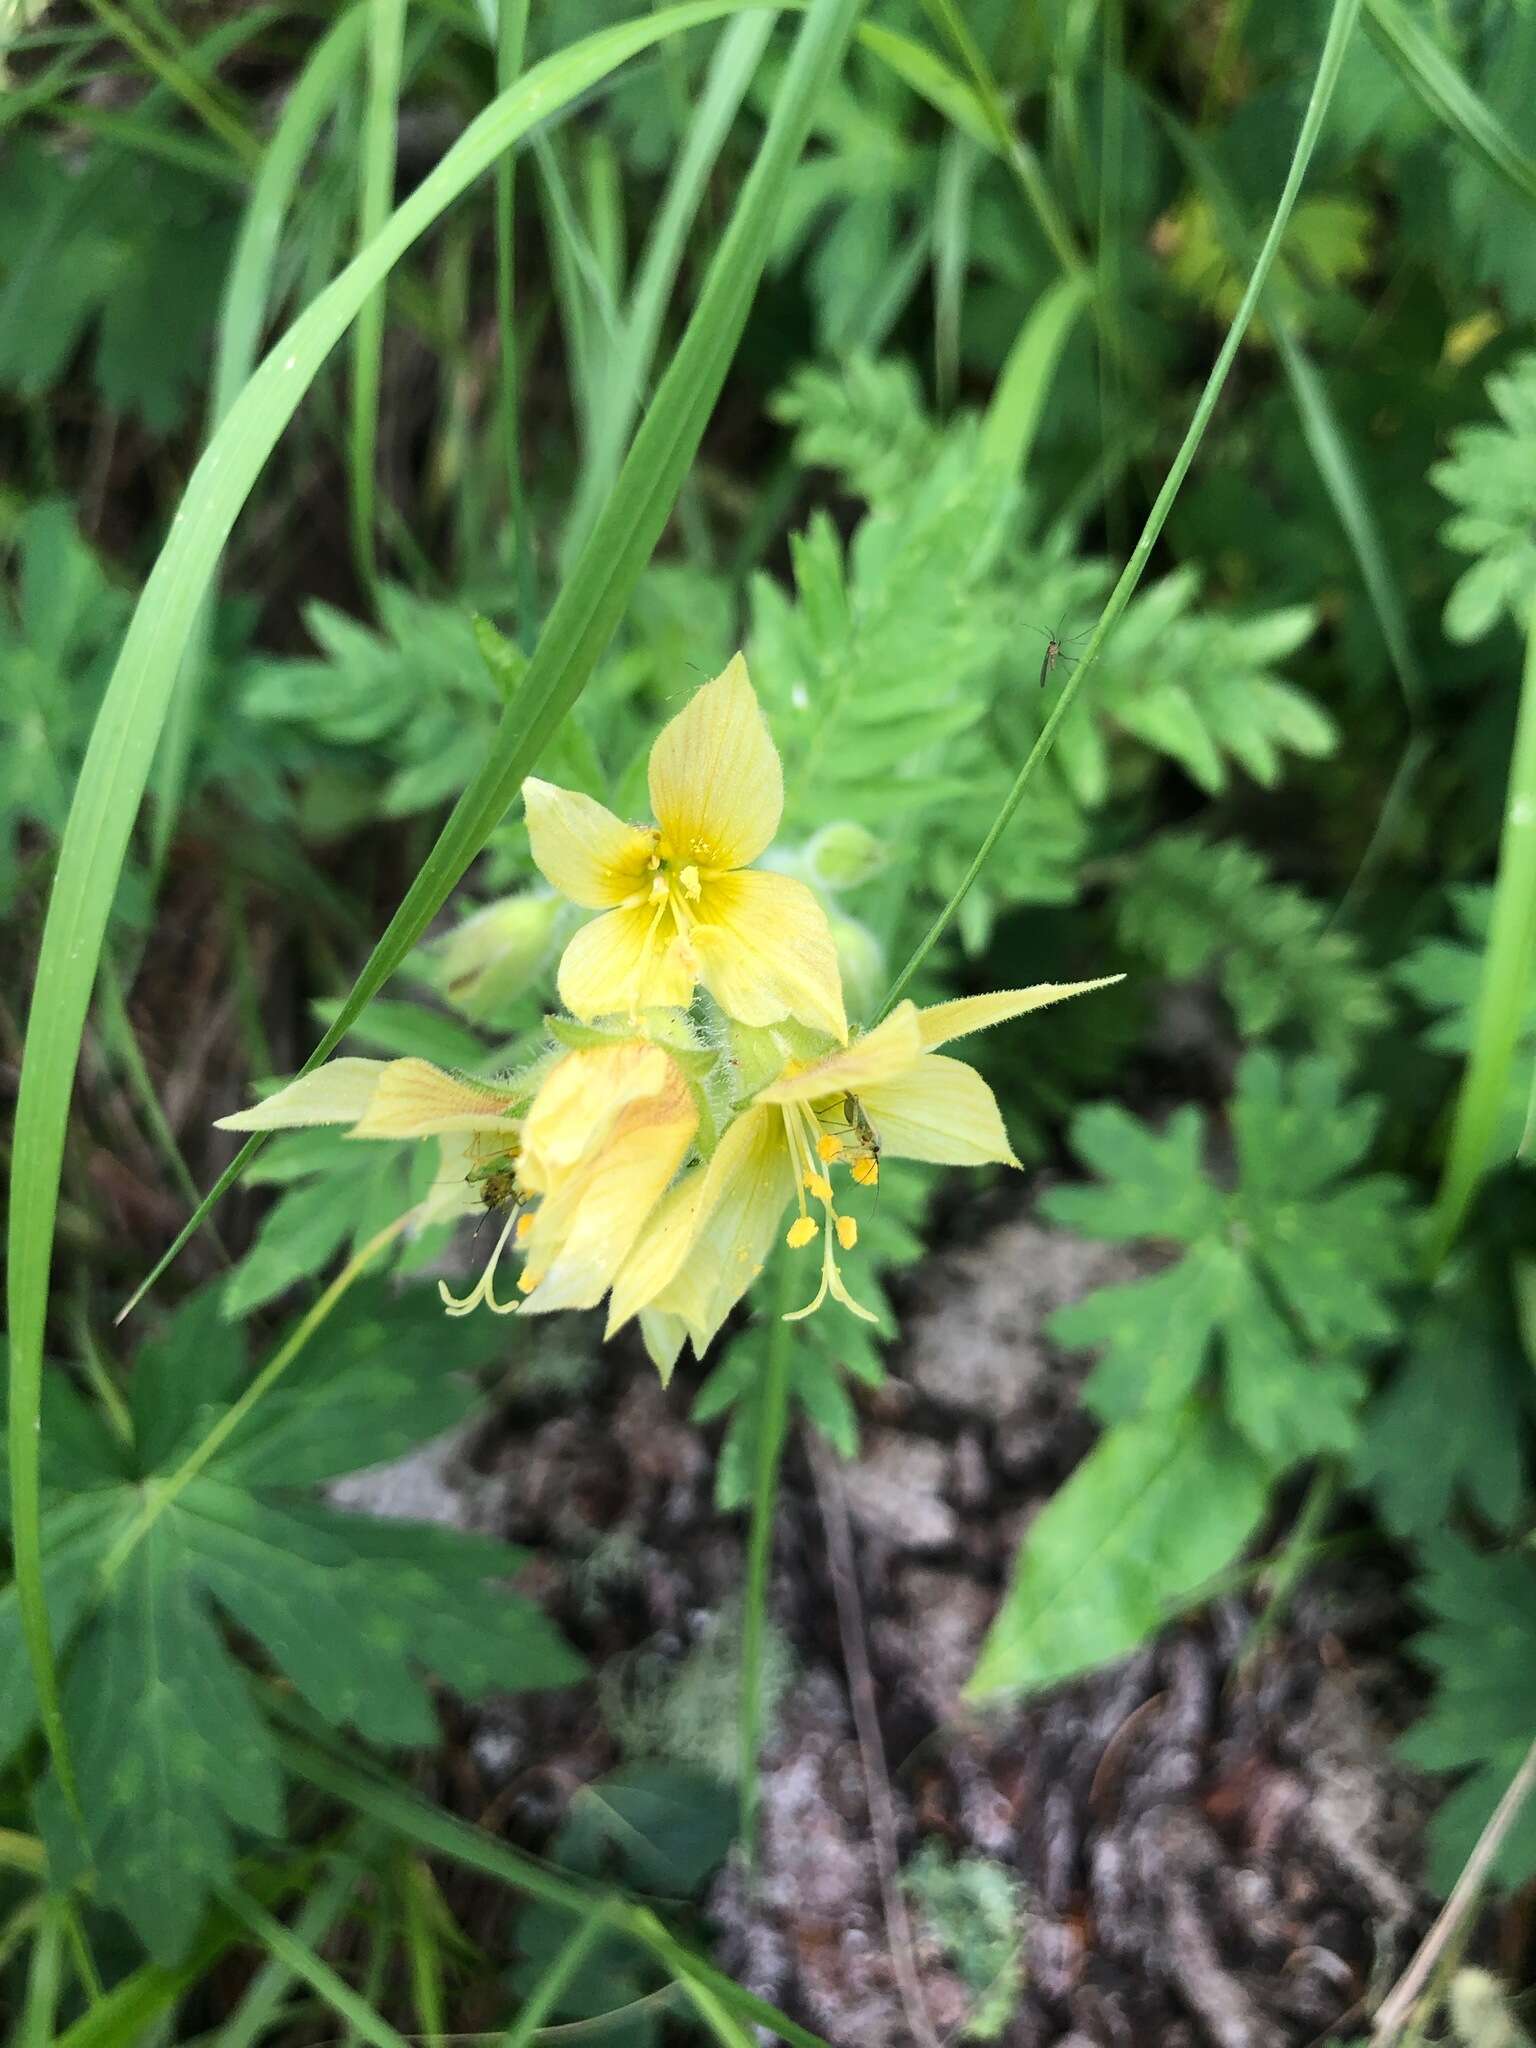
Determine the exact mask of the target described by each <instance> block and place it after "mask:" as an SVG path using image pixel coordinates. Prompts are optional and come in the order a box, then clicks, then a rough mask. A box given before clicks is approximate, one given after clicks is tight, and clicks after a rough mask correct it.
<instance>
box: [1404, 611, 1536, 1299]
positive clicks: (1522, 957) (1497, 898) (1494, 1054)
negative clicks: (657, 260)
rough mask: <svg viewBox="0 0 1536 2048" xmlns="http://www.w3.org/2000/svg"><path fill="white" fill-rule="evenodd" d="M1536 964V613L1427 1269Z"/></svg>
mask: <svg viewBox="0 0 1536 2048" xmlns="http://www.w3.org/2000/svg"><path fill="white" fill-rule="evenodd" d="M1533 969H1536V615H1533V616H1532V619H1531V621H1530V623H1529V625H1528V626H1527V629H1526V641H1525V670H1524V675H1523V677H1522V680H1521V685H1520V708H1519V712H1518V714H1517V717H1516V720H1515V741H1514V746H1513V748H1512V749H1511V751H1510V757H1509V787H1508V789H1507V791H1506V793H1505V799H1504V830H1503V833H1502V836H1501V838H1500V841H1499V872H1498V879H1497V880H1496V882H1495V884H1494V891H1493V916H1492V918H1491V920H1490V923H1489V927H1488V951H1487V953H1486V954H1485V955H1484V958H1483V978H1482V983H1481V986H1480V987H1479V990H1478V997H1477V1013H1476V1017H1475V1020H1474V1023H1473V1030H1472V1049H1471V1051H1470V1052H1469V1053H1468V1055H1467V1064H1466V1066H1465V1068H1464V1069H1463V1072H1462V1077H1461V1090H1460V1093H1459V1095H1458V1096H1457V1099H1456V1114H1455V1120H1454V1122H1453V1124H1452V1126H1451V1142H1450V1145H1449V1146H1448V1148H1447V1150H1446V1155H1445V1168H1444V1171H1443V1173H1442V1175H1441V1179H1440V1191H1439V1194H1438V1196H1437V1197H1436V1200H1435V1206H1434V1210H1433V1212H1432V1214H1431V1216H1430V1221H1429V1241H1428V1245H1427V1247H1426V1253H1425V1257H1426V1264H1427V1267H1428V1270H1429V1272H1430V1273H1431V1274H1432V1275H1433V1274H1434V1273H1436V1272H1438V1271H1439V1268H1440V1266H1441V1265H1442V1263H1443V1262H1444V1260H1445V1256H1446V1253H1447V1252H1448V1251H1449V1250H1450V1248H1451V1246H1452V1244H1453V1243H1454V1242H1455V1239H1456V1235H1457V1232H1458V1231H1459V1230H1460V1229H1461V1226H1462V1224H1463V1222H1464V1221H1465V1220H1466V1214H1467V1210H1468V1209H1469V1207H1470V1206H1471V1203H1472V1197H1473V1196H1474V1195H1475V1194H1476V1192H1477V1187H1478V1183H1479V1181H1481V1179H1482V1177H1483V1175H1484V1173H1485V1172H1486V1171H1487V1168H1488V1165H1489V1160H1490V1155H1491V1154H1492V1151H1493V1146H1494V1141H1495V1138H1496V1136H1497V1133H1498V1124H1499V1119H1500V1116H1501V1114H1502V1111H1503V1106H1504V1102H1505V1098H1506V1096H1507V1095H1508V1093H1509V1080H1510V1071H1511V1068H1512V1067H1513V1065H1514V1058H1515V1048H1516V1046H1517V1044H1518V1043H1519V1038H1520V1027H1521V1024H1522V1023H1523V1021H1524V1013H1525V1006H1526V1002H1527V999H1528V996H1529V991H1530V987H1531V976H1532V972H1533Z"/></svg>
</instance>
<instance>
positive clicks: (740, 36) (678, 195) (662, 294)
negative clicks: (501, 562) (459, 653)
mask: <svg viewBox="0 0 1536 2048" xmlns="http://www.w3.org/2000/svg"><path fill="white" fill-rule="evenodd" d="M772 28H773V17H772V16H771V15H769V14H744V15H742V17H741V18H740V20H739V21H733V22H732V23H731V24H730V26H729V27H728V28H727V29H726V30H725V31H724V33H723V34H722V35H721V37H720V41H719V43H718V44H717V46H716V48H715V53H714V56H713V58H712V59H711V61H710V67H709V71H708V73H707V75H706V77H705V80H704V89H703V91H702V93H701V94H700V96H699V102H698V105H697V107H696V108H695V109H694V113H693V119H692V121H691V122H690V124H689V128H688V135H687V139H686V140H685V142H684V144H683V150H682V154H681V156H680V157H679V158H678V160H677V168H676V169H675V170H674V172H673V173H672V177H671V180H670V182H669V184H668V186H667V190H666V192H665V194H664V196H663V198H662V202H661V206H660V208H659V209H658V211H657V214H656V221H655V225H654V227H653V228H652V230H651V233H650V237H649V239H648V241H647V243H646V247H645V253H644V255H643V256H642V257H641V259H640V268H639V270H638V272H637V273H636V276H635V282H634V286H633V289H632V291H631V293H630V301H629V309H628V314H627V317H626V319H625V322H624V326H623V331H622V332H621V334H620V336H619V340H618V346H617V348H616V349H615V351H614V355H613V361H612V367H611V372H610V375H609V379H608V389H607V398H606V403H605V404H604V406H603V408H602V411H601V414H600V417H599V422H598V428H597V433H596V437H595V441H594V445H593V447H592V449H591V450H590V452H589V455H588V459H587V462H586V464H585V466H584V468H583V470H582V477H581V483H580V486H579V487H578V489H577V493H576V503H575V505H574V506H573V507H572V510H571V517H570V526H569V530H568V533H567V536H566V542H565V549H566V553H567V555H569V556H570V557H572V558H574V556H575V554H576V552H577V550H578V549H579V548H580V547H581V545H582V544H583V542H584V541H585V540H586V538H587V536H588V534H589V533H590V532H591V530H592V527H593V524H594V522H595V521H596V519H597V515H598V512H599V510H600V509H601V507H602V504H603V500H604V499H605V498H606V497H607V495H608V493H609V492H610V491H611V490H612V489H613V480H614V478H615V477H616V476H617V475H618V470H619V462H620V459H621V457H622V455H623V451H624V442H625V439H626V437H627V436H628V433H629V430H630V427H631V426H632V425H633V423H634V420H635V416H636V414H637V413H638V412H639V410H640V406H641V404H642V402H643V400H644V397H645V391H646V387H647V385H648V383H649V381H650V375H651V366H652V364H653V362H654V361H655V357H656V344H657V342H658V340H659V339H660V336H661V322H662V316H663V315H664V313H665V312H666V307H667V300H668V298H669V296H670V295H671V291H672V287H673V285H674V284H675V282H676V280H677V273H678V269H679V267H680V265H681V263H682V258H683V250H684V248H685V246H686V244H687V239H688V233H689V230H690V229H691V228H692V226H693V223H694V220H695V219H696V217H697V215H698V211H699V206H700V204H701V202H702V200H703V197H704V192H705V188H706V186H707V185H708V182H709V177H710V173H711V172H712V171H713V169H714V167H715V163H716V160H717V159H718V157H719V154H720V151H721V149H722V148H723V147H724V144H725V140H726V137H727V135H729V133H730V130H731V124H732V122H733V121H734V120H735V118H736V115H737V112H738V110H739V109H740V106H741V103H742V101H743V99H745V97H746V92H747V87H748V86H749V85H750V84H751V82H752V74H753V73H754V71H756V69H757V63H758V59H759V58H760V57H761V56H762V53H763V49H764V47H765V45H766V44H767V41H768V37H769V34H770V32H771V30H772Z"/></svg>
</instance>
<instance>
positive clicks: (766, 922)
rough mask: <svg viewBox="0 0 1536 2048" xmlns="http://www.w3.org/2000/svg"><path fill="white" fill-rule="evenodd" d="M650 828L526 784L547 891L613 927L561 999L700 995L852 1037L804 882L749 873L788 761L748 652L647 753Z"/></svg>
mask: <svg viewBox="0 0 1536 2048" xmlns="http://www.w3.org/2000/svg"><path fill="white" fill-rule="evenodd" d="M650 789H651V809H652V811H653V812H654V813H655V816H656V819H657V823H656V825H654V826H646V825H626V824H624V823H623V822H622V820H620V819H618V818H616V817H615V816H614V815H613V813H612V812H611V811H609V810H605V809H604V807H603V806H602V805H601V804H600V803H597V802H596V801H595V800H594V799H593V798H592V797H588V796H581V795H578V794H577V793H576V792H575V791H573V790H568V789H557V788H556V787H555V786H554V785H553V784H552V783H548V782H540V781H538V780H536V779H533V778H530V779H529V780H528V781H527V782H525V783H524V784H523V798H524V802H525V804H526V807H527V813H528V836H529V840H530V843H531V845H532V849H533V857H534V859H535V861H536V862H537V863H538V865H539V867H540V869H541V870H542V872H543V874H544V876H545V878H546V879H547V880H548V881H549V882H550V883H552V884H553V886H554V887H555V888H556V889H558V890H559V891H560V893H561V894H562V895H564V896H567V897H569V898H570V900H571V901H572V902H573V903H579V904H582V905H583V906H584V907H585V908H587V909H590V910H602V911H604V912H605V913H606V914H605V915H604V916H602V917H597V918H594V919H593V920H592V921H591V923H590V924H586V925H583V927H582V928H581V930H580V931H579V932H577V934H576V936H575V937H574V938H573V939H572V940H571V942H570V944H569V945H568V946H567V947H566V949H565V954H564V957H563V958H562V960H561V962H560V996H561V1000H562V1001H563V1002H564V1004H565V1006H566V1008H567V1009H568V1010H570V1011H571V1012H572V1014H573V1015H575V1016H577V1017H582V1018H593V1017H605V1016H614V1015H619V1014H625V1015H628V1016H629V1017H630V1018H632V1019H638V1017H639V1015H640V1012H641V1011H642V1010H647V1009H653V1008H679V1009H681V1008H686V1006H687V1005H688V1003H689V1002H690V1001H691V1000H692V997H693V991H694V988H695V986H696V985H697V984H698V983H701V982H702V984H703V985H704V987H705V988H707V989H708V990H709V993H710V994H711V995H712V996H713V997H714V999H715V1001H716V1002H717V1003H718V1004H719V1005H720V1007H721V1009H722V1010H724V1011H725V1013H726V1015H727V1016H729V1017H734V1018H736V1019H737V1020H738V1022H740V1023H743V1024H749V1025H768V1024H777V1023H780V1022H782V1021H783V1020H784V1019H785V1018H787V1017H793V1018H797V1019H798V1020H799V1021H800V1022H801V1023H803V1024H809V1025H811V1026H813V1027H814V1028H815V1029H817V1030H820V1031H826V1032H828V1033H830V1034H831V1035H832V1036H833V1037H834V1038H836V1039H838V1040H839V1041H840V1042H841V1041H842V1040H844V1039H846V1038H847V1036H848V1027H847V1023H846V1020H845V1018H844V1015H843V994H842V984H841V982H840V981H839V978H838V971H837V955H836V952H835V950H834V948H833V944H832V935H831V933H830V931H829V930H828V928H827V920H826V916H825V914H824V912H823V911H822V908H821V906H820V904H819V903H818V902H817V901H816V898H815V896H814V895H813V894H812V892H811V890H810V889H809V888H807V887H806V885H805V883H803V882H798V881H794V880H792V879H791V878H790V877H789V876H787V875H776V874H771V873H767V872H765V871H763V870H761V869H756V868H753V867H752V866H751V865H750V863H751V862H753V861H755V860H756V859H757V858H758V856H759V855H760V854H761V853H763V852H764V850H765V849H766V848H767V846H768V844H769V842H770V841H771V840H772V838H773V835H774V833H775V831H776V830H777V829H778V823H779V816H780V813H781V812H782V810H783V808H784V783H783V776H782V773H781V770H780V767H779V756H778V753H777V750H776V749H775V747H774V744H773V741H772V739H771V738H770V737H769V733H768V728H767V726H766V724H765V723H764V722H763V715H762V712H761V711H760V710H759V708H758V703H757V697H756V695H755V694H754V692H753V689H752V685H751V683H750V681H749V680H748V677H747V665H746V663H745V661H743V659H742V657H741V656H740V655H739V654H738V655H737V656H736V657H735V659H734V660H733V661H732V662H731V663H730V666H729V667H728V668H727V669H726V670H725V672H724V673H723V674H722V675H719V676H717V677H716V678H715V680H714V681H713V682H712V683H706V684H705V686H704V687H703V689H701V690H698V691H697V692H695V694H694V696H693V697H692V699H691V700H690V701H689V703H688V704H687V705H686V706H685V707H684V708H683V710H682V711H680V712H679V713H678V715H677V716H676V718H674V719H672V720H671V722H670V723H669V724H667V725H665V726H664V727H663V728H662V730H661V732H660V733H659V734H658V735H657V739H656V743H655V745H654V746H653V747H652V748H651V758H650Z"/></svg>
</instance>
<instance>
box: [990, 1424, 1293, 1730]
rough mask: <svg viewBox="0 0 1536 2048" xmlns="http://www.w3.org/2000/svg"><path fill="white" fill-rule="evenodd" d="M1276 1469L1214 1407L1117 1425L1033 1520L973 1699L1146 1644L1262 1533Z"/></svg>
mask: <svg viewBox="0 0 1536 2048" xmlns="http://www.w3.org/2000/svg"><path fill="white" fill-rule="evenodd" d="M1270 1476H1271V1469H1270V1466H1269V1464H1268V1462H1267V1461H1266V1460H1265V1459H1263V1458H1261V1457H1260V1456H1258V1455H1257V1453H1255V1451H1254V1450H1253V1449H1252V1447H1251V1446H1250V1445H1249V1444H1248V1443H1246V1442H1245V1441H1244V1439H1243V1438H1242V1437H1241V1436H1240V1435H1239V1434H1238V1433H1237V1431H1236V1430H1235V1429H1233V1428H1232V1427H1231V1425H1230V1424H1228V1423H1227V1422H1225V1421H1223V1420H1222V1418H1221V1417H1220V1416H1219V1415H1217V1414H1215V1413H1214V1412H1213V1411H1212V1409H1211V1408H1210V1406H1209V1404H1207V1403H1206V1402H1204V1401H1198V1400H1195V1401H1186V1402H1184V1403H1183V1404H1182V1405H1181V1406H1178V1407H1173V1406H1168V1407H1160V1408H1157V1409H1154V1410H1153V1412H1151V1413H1150V1414H1148V1415H1145V1416H1142V1417H1140V1418H1138V1419H1136V1420H1134V1421H1129V1422H1120V1423H1116V1424H1115V1425H1114V1427H1113V1428H1111V1429H1109V1430H1107V1431H1106V1432H1105V1434H1104V1435H1103V1437H1101V1438H1100V1440H1099V1442H1098V1443H1097V1444H1096V1445H1095V1446H1094V1448H1093V1450H1091V1451H1090V1452H1089V1454H1088V1456H1087V1457H1086V1458H1085V1459H1084V1460H1083V1462H1082V1463H1081V1464H1080V1465H1079V1466H1078V1468H1077V1470H1076V1471H1075V1472H1074V1473H1073V1474H1072V1476H1071V1478H1070V1479H1069V1480H1068V1481H1067V1482H1066V1484H1065V1485H1064V1486H1062V1487H1061V1488H1060V1489H1059V1490H1058V1491H1057V1492H1056V1493H1055V1494H1053V1495H1052V1497H1051V1499H1050V1500H1049V1501H1048V1502H1047V1503H1046V1505H1045V1506H1044V1507H1043V1508H1042V1509H1041V1510H1040V1512H1039V1514H1038V1515H1037V1516H1036V1517H1035V1519H1034V1520H1033V1521H1032V1522H1031V1523H1030V1525H1029V1531H1028V1533H1027V1535H1026V1536H1025V1538H1024V1541H1023V1543H1022V1545H1021V1546H1020V1548H1019V1553H1018V1557H1017V1559H1016V1560H1015V1563H1014V1569H1013V1577H1012V1580H1011V1582H1010V1584H1009V1587H1008V1591H1007V1593H1006V1594H1005V1595H1004V1598H1003V1604H1002V1606H1001V1608H1000V1609H999V1610H998V1613H997V1617H996V1619H995V1620H994V1621H993V1623H992V1626H991V1628H990V1629H989V1630H988V1632H987V1638H986V1641H985V1642H984V1643H983V1644H982V1647H981V1655H980V1657H979V1659H978V1660H977V1664H976V1669H975V1670H974V1671H973V1672H972V1674H971V1678H970V1683H969V1685H968V1686H967V1688H966V1689H967V1692H968V1693H969V1695H970V1697H971V1698H972V1699H977V1700H986V1699H989V1698H991V1697H993V1696H994V1695H997V1694H1007V1693H1015V1692H1028V1691H1038V1690H1040V1689H1042V1688H1044V1687H1046V1686H1051V1685H1056V1684H1058V1683H1059V1682H1060V1681H1061V1680H1062V1679H1065V1678H1073V1677H1076V1676H1077V1674H1078V1673H1079V1672H1081V1671H1091V1670H1092V1669H1093V1668H1094V1667H1095V1665H1099V1664H1107V1663H1108V1662H1109V1661H1110V1660H1111V1659H1112V1658H1115V1657H1123V1656H1124V1655H1125V1654H1126V1653H1127V1651H1130V1650H1133V1649H1135V1647H1136V1645H1137V1644H1138V1643H1140V1642H1144V1641H1145V1640H1146V1638H1147V1637H1148V1636H1150V1635H1154V1634H1155V1633H1156V1632H1157V1630H1158V1629H1159V1628H1161V1627H1162V1625H1163V1623H1164V1622H1165V1621H1166V1620H1167V1619H1168V1618H1169V1617H1170V1616H1171V1615H1172V1614H1174V1613H1175V1612H1176V1611H1177V1610H1178V1608H1179V1606H1180V1605H1182V1604H1185V1603H1187V1602H1188V1600H1189V1599H1190V1598H1191V1597H1192V1596H1193V1595H1195V1594H1197V1593H1198V1591H1199V1590H1200V1588H1201V1587H1202V1586H1203V1585H1204V1584H1205V1583H1206V1581H1207V1580H1209V1579H1210V1578H1212V1577H1213V1576H1214V1574H1215V1573H1217V1572H1218V1571H1220V1570H1221V1569H1222V1567H1223V1566H1225V1565H1227V1564H1230V1562H1231V1561H1232V1558H1233V1557H1234V1555H1235V1554H1236V1553H1237V1552H1238V1551H1240V1550H1241V1549H1242V1547H1243V1545H1244V1544H1245V1543H1247V1542H1248V1540H1249V1539H1250V1537H1252V1536H1253V1534H1254V1533H1255V1531H1256V1530H1257V1528H1258V1525H1259V1522H1260V1520H1261V1519H1262V1517H1263V1514H1264V1510H1265V1508H1266V1506H1267V1505H1268V1499H1269V1481H1270Z"/></svg>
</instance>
